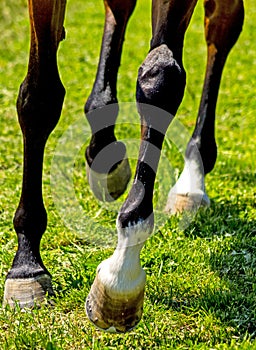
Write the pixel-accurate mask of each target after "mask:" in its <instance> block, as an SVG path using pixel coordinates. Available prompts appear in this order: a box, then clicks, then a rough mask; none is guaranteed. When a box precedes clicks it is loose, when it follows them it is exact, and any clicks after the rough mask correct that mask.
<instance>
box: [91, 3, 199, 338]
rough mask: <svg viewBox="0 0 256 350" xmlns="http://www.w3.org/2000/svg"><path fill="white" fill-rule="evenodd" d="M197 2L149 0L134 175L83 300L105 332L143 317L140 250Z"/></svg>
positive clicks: (181, 87) (177, 99)
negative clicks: (110, 244) (106, 253)
mask: <svg viewBox="0 0 256 350" xmlns="http://www.w3.org/2000/svg"><path fill="white" fill-rule="evenodd" d="M195 4H196V0H194V1H190V2H188V1H181V0H177V1H175V0H173V1H169V2H167V1H157V0H156V1H154V2H153V38H152V40H151V49H150V52H149V54H148V55H147V57H146V59H145V61H144V63H143V64H142V66H141V67H140V69H139V74H138V81H137V94H136V96H137V103H138V111H139V114H140V117H141V143H140V152H139V159H138V163H137V168H136V174H135V177H134V181H133V185H132V188H131V190H130V192H129V195H128V197H127V199H126V201H125V202H124V204H123V206H122V208H121V210H120V212H119V215H118V218H117V232H118V244H117V247H116V249H115V251H114V253H113V255H112V256H111V257H110V258H109V259H107V260H105V261H103V262H102V263H101V264H100V265H99V266H98V269H97V274H96V278H95V280H94V283H93V285H92V287H91V290H90V293H89V296H88V298H87V302H86V310H87V314H88V317H89V319H90V320H91V321H92V322H93V323H94V324H95V325H96V326H97V327H99V328H101V329H104V330H109V331H115V332H126V331H128V330H130V329H132V328H133V327H135V326H136V325H137V323H138V322H139V320H140V319H141V316H142V309H143V298H144V288H145V282H146V276H145V272H144V270H143V269H142V267H141V264H140V252H141V249H142V247H143V245H144V244H145V241H146V239H147V238H148V237H149V236H150V234H151V233H152V231H153V227H154V213H153V204H152V199H153V188H154V182H155V176H156V171H157V167H158V162H159V158H160V154H161V148H162V143H163V140H164V136H165V133H166V130H167V128H168V126H169V124H170V122H171V120H172V118H173V116H174V115H175V113H176V111H177V109H178V107H179V105H180V103H181V100H182V97H183V93H184V87H185V72H184V69H183V66H182V62H181V57H182V47H183V39H184V33H185V31H186V28H187V26H188V23H189V20H190V17H191V14H192V12H193V8H194V6H195Z"/></svg>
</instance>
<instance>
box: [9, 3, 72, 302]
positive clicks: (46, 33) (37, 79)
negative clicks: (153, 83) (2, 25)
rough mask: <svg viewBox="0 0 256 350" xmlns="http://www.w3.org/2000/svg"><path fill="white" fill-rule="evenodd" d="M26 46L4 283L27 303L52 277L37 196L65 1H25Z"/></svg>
mask: <svg viewBox="0 0 256 350" xmlns="http://www.w3.org/2000/svg"><path fill="white" fill-rule="evenodd" d="M28 3H29V13H30V27H31V46H30V57H29V64H28V72H27V75H26V78H25V80H24V81H23V83H22V85H21V87H20V91H19V96H18V100H17V111H18V117H19V123H20V126H21V130H22V133H23V142H24V163H23V183H22V193H21V198H20V202H19V205H18V208H17V211H16V214H15V217H14V228H15V231H16V233H17V236H18V250H17V253H16V255H15V258H14V260H13V264H12V267H11V270H10V271H9V273H8V275H7V278H6V281H5V292H4V304H9V305H10V306H11V307H13V306H15V304H16V303H18V304H19V306H20V307H21V308H23V307H32V306H33V305H35V304H36V303H37V302H40V301H42V300H43V299H44V297H45V295H46V294H47V293H48V294H53V290H52V285H51V277H50V274H49V272H48V271H47V269H46V267H45V266H44V264H43V262H42V259H41V256H40V247H39V246H40V240H41V237H42V235H43V233H44V231H45V229H46V225H47V215H46V210H45V208H44V204H43V198H42V167H43V154H44V148H45V143H46V141H47V139H48V136H49V134H50V133H51V131H52V130H53V129H54V127H55V126H56V124H57V122H58V120H59V116H60V113H61V108H62V103H63V99H64V95H65V89H64V87H63V85H62V83H61V81H60V78H59V74H58V68H57V59H56V53H57V49H58V45H59V42H60V41H61V40H62V39H63V38H64V29H63V20H64V12H65V5H66V1H65V0H61V1H58V0H45V1H43V2H42V1H36V0H29V2H28Z"/></svg>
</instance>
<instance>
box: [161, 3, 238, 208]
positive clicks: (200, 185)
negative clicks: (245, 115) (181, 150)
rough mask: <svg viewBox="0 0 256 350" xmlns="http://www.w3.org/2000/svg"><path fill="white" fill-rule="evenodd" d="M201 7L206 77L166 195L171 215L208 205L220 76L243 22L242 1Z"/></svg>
mask: <svg viewBox="0 0 256 350" xmlns="http://www.w3.org/2000/svg"><path fill="white" fill-rule="evenodd" d="M204 5H205V37H206V42H207V47H208V59H207V67H206V75H205V81H204V87H203V93H202V98H201V103H200V107H199V112H198V117H197V121H196V126H195V130H194V132H193V135H192V137H191V139H190V141H189V143H188V146H187V150H186V155H185V167H184V170H183V172H182V174H181V176H180V178H179V180H178V182H177V183H176V185H175V186H174V187H173V188H172V189H171V191H170V193H169V197H168V202H167V206H166V209H167V211H168V212H171V213H176V212H179V211H183V210H191V209H196V208H198V207H199V206H202V205H203V206H205V205H209V204H210V200H209V198H208V196H207V194H206V191H205V183H204V178H205V175H206V174H208V173H209V172H210V171H211V170H212V169H213V167H214V164H215V162H216V158H217V146H216V142H215V136H214V124H215V109H216V103H217V98H218V92H219V86H220V81H221V75H222V71H223V67H224V64H225V62H226V59H227V56H228V54H229V52H230V50H231V49H232V47H233V45H234V44H235V43H236V41H237V39H238V37H239V34H240V32H241V30H242V25H243V19H244V8H243V1H242V0H235V1H234V0H228V1H221V0H205V3H204Z"/></svg>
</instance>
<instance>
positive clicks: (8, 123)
mask: <svg viewBox="0 0 256 350" xmlns="http://www.w3.org/2000/svg"><path fill="white" fill-rule="evenodd" d="M245 5H246V9H248V11H247V15H246V19H245V25H244V31H243V33H242V35H241V37H240V39H239V42H238V44H237V45H236V47H235V48H234V49H233V51H232V53H231V55H230V57H229V59H228V62H227V65H226V67H225V70H224V75H223V79H222V85H221V91H220V95H219V104H218V108H217V126H216V137H217V142H218V161H217V164H216V166H215V169H214V171H213V172H212V173H211V174H210V175H208V176H207V184H206V186H207V192H208V194H209V196H210V198H211V200H212V205H211V208H210V209H207V210H202V211H200V212H199V213H197V216H196V217H195V218H194V220H193V221H192V223H191V224H190V225H189V226H188V227H186V228H185V229H183V230H180V225H179V220H178V218H169V219H168V218H164V220H163V222H162V224H161V225H158V226H157V227H156V232H155V234H154V235H153V236H152V237H151V239H150V240H149V241H148V242H147V243H146V246H145V248H144V249H143V251H142V254H141V260H142V264H143V267H144V269H145V271H146V272H147V286H146V295H145V305H144V316H143V318H142V321H141V323H140V324H139V326H138V327H137V328H136V329H135V330H133V331H132V332H131V333H129V334H125V335H110V334H105V333H101V332H99V331H97V330H95V328H94V327H93V326H91V325H90V323H89V321H88V319H87V317H86V315H85V310H84V301H85V298H86V296H87V294H88V292H89V288H90V285H91V283H92V281H93V279H94V275H95V270H96V267H97V265H98V264H99V263H100V262H101V261H102V259H105V258H107V257H108V256H109V255H110V254H111V252H112V251H113V248H114V241H115V240H116V238H115V219H116V215H117V210H118V208H119V206H120V205H121V203H122V201H123V200H124V198H125V196H126V194H127V193H126V194H124V195H123V196H122V198H121V199H120V200H119V201H118V203H117V204H112V205H110V206H107V205H102V204H100V203H98V202H97V200H96V199H95V198H94V197H93V196H92V194H91V192H90V189H89V187H88V184H87V180H86V175H85V168H84V149H85V146H86V142H87V139H88V134H87V131H86V132H85V137H84V140H82V143H81V144H77V145H75V147H77V158H76V160H75V167H74V168H72V165H71V168H70V171H71V172H72V171H73V178H74V186H75V193H76V196H77V197H76V198H77V203H79V205H80V206H81V208H82V210H84V215H85V218H84V221H85V223H86V225H87V226H86V227H87V229H86V232H82V231H80V226H77V229H76V230H73V229H72V228H74V227H73V226H72V225H71V226H72V227H69V226H66V225H65V224H64V222H63V219H64V218H63V217H62V216H61V215H60V213H59V211H58V210H57V209H56V205H55V204H56V203H54V201H53V197H52V194H53V191H54V188H53V187H52V182H51V171H52V168H51V166H52V160H53V155H54V152H55V148H56V146H57V145H59V142H60V139H61V137H62V136H63V134H64V133H65V132H66V131H67V130H70V129H68V128H69V127H70V125H74V127H75V125H77V123H80V122H81V123H82V124H81V125H83V123H84V126H85V130H88V125H87V124H86V121H85V119H84V117H83V104H84V102H85V100H86V98H87V97H88V94H89V92H90V89H91V87H92V83H93V79H94V76H95V72H96V67H97V62H98V53H99V50H100V42H101V36H102V26H103V21H104V7H103V3H101V2H99V4H98V3H97V6H96V5H95V1H90V0H87V1H82V0H78V1H76V2H75V1H70V2H68V8H67V17H66V21H65V27H66V31H67V38H66V40H65V41H64V42H63V43H61V46H60V50H59V66H60V74H61V77H62V81H63V83H64V85H65V87H66V90H67V94H66V98H65V103H64V107H63V113H62V116H61V120H60V123H59V124H58V126H57V128H56V129H55V131H54V132H53V133H52V135H51V137H50V139H49V141H48V143H47V148H46V154H45V164H44V200H45V205H46V207H47V210H48V228H47V231H46V233H45V235H44V237H43V239H42V244H41V248H42V257H43V260H44V262H45V264H46V266H47V267H48V269H49V270H50V272H51V273H52V275H53V284H54V288H55V291H56V292H57V298H56V300H55V307H54V308H50V309H49V308H48V307H46V306H42V308H41V309H39V310H34V311H33V312H27V313H23V312H20V311H11V310H8V308H7V310H0V345H1V349H7V350H9V349H48V350H49V349H157V348H161V349H256V343H255V340H254V339H255V334H256V279H255V275H256V251H255V250H256V241H255V232H256V223H255V216H256V205H255V202H256V198H255V197H256V186H255V180H256V173H255V168H256V162H255V125H256V115H255V110H256V99H255V63H256V62H255V57H256V49H255V45H254V42H255V33H256V28H255V23H256V6H255V4H254V3H253V1H252V0H247V1H246V2H245ZM0 29H1V42H0V73H1V74H0V82H1V89H0V90H1V91H0V106H1V117H0V118H1V128H0V154H1V163H0V184H1V192H0V215H1V220H0V242H1V245H0V261H1V263H0V299H2V298H3V288H4V280H5V276H6V273H7V271H8V269H9V268H10V266H11V262H12V259H13V255H14V252H15V249H16V244H17V243H16V235H15V233H14V230H13V225H12V218H13V214H14V211H15V209H16V207H17V203H18V200H19V195H20V189H21V176H22V137H21V132H20V129H19V125H18V122H17V117H16V111H15V101H16V96H17V91H18V87H19V84H20V82H21V81H22V79H23V78H24V75H25V72H26V67H27V60H28V48H29V27H28V15H27V7H26V1H25V0H19V1H18V2H17V1H16V2H14V1H13V0H10V1H7V0H3V1H2V3H1V8H0ZM150 36H151V32H150V5H149V2H148V1H146V0H142V1H140V2H139V3H138V5H137V8H136V11H135V13H134V15H133V17H132V19H131V21H130V23H129V27H128V31H127V35H126V41H125V46H124V56H123V59H122V65H121V68H120V75H119V80H118V87H119V94H118V97H119V101H120V102H133V101H134V95H135V85H136V76H137V70H138V67H139V65H140V64H141V62H142V61H143V59H144V57H145V55H146V53H147V51H148V48H149V40H150ZM205 53H206V48H205V44H204V34H203V9H202V4H201V3H200V4H198V6H197V8H196V12H195V14H194V17H193V21H192V23H191V25H190V28H189V32H188V34H187V36H186V45H185V52H184V62H185V67H186V70H187V91H186V94H185V97H184V100H183V103H182V105H181V107H180V109H179V112H178V116H177V118H179V121H181V123H182V125H183V126H184V128H185V129H186V130H187V132H188V134H189V133H191V131H192V130H193V125H194V121H195V117H196V112H197V107H198V104H199V101H200V94H201V89H202V80H203V75H204V64H205V60H206V57H205ZM128 117H129V116H128ZM132 118H133V119H132ZM119 120H120V125H118V126H117V134H118V137H119V139H126V140H128V141H127V142H128V143H129V139H134V140H135V141H134V143H131V149H132V147H135V146H137V144H138V138H139V124H138V122H139V118H138V119H137V121H136V115H135V116H131V119H130V120H128V123H127V124H125V125H124V124H123V117H122V115H120V118H119ZM131 121H132V123H133V125H132V127H131V126H130V125H129V123H131ZM79 125H80V124H79ZM86 128H87V129H86ZM171 128H172V126H171V127H170V129H169V131H168V133H167V140H166V142H165V144H164V149H163V157H162V161H161V164H160V168H159V173H158V176H157V180H156V194H155V202H156V204H157V205H158V199H159V201H160V199H161V198H162V197H163V195H167V192H166V191H167V190H166V187H165V185H166V182H168V184H167V185H168V187H169V186H170V185H171V182H174V181H175V178H176V177H177V175H178V173H179V172H180V171H181V170H182V166H183V160H182V156H181V154H180V153H179V152H178V151H177V148H176V147H175V146H174V144H173V142H172V141H173V135H172V133H171V130H172V129H171ZM79 141H81V140H80V139H79ZM184 142H185V141H184ZM134 144H135V146H134ZM71 146H72V145H71ZM71 146H70V147H71ZM134 152H135V151H134ZM131 163H132V167H133V169H134V166H135V160H134V159H132V161H131ZM166 164H167V165H168V168H167V167H166ZM169 168H170V173H169V175H168V172H167V171H166V169H169ZM168 176H169V178H168ZM167 180H168V181H167ZM65 195H66V198H69V197H68V193H65V191H64V192H63V196H65ZM64 198H65V197H64ZM68 205H72V203H71V202H70V203H69V202H68V199H67V211H68ZM104 232H106V234H108V235H109V232H110V233H111V234H113V235H114V236H113V243H111V241H109V240H107V239H106V237H105V238H104ZM95 237H101V238H102V242H101V244H99V241H97V240H96V241H95ZM108 237H109V236H108ZM106 240H107V242H106ZM106 243H108V246H105V244H106Z"/></svg>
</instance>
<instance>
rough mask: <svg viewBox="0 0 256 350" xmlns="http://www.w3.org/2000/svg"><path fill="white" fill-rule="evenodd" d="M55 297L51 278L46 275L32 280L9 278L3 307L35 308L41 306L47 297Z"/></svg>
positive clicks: (6, 282)
mask: <svg viewBox="0 0 256 350" xmlns="http://www.w3.org/2000/svg"><path fill="white" fill-rule="evenodd" d="M47 294H48V295H49V296H53V295H54V292H53V289H52V284H51V278H50V276H48V275H46V274H44V275H39V276H36V277H31V278H7V279H6V281H5V290H4V300H3V306H6V305H9V306H10V307H11V308H15V307H16V306H17V305H18V306H19V307H20V308H21V309H24V308H33V307H35V306H39V305H40V304H41V303H42V302H43V301H44V300H45V297H46V295H47Z"/></svg>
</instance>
